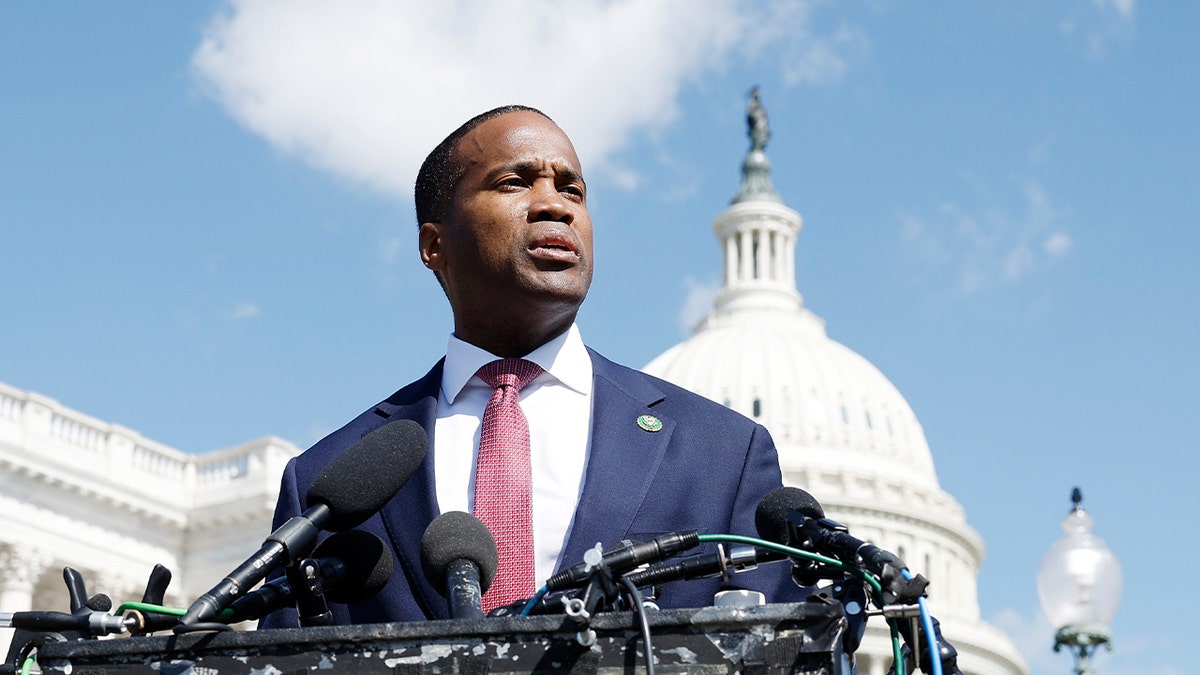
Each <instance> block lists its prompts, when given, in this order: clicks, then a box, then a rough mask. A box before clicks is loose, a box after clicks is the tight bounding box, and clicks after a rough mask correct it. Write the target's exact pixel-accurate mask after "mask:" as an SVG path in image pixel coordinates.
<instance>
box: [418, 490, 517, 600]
mask: <svg viewBox="0 0 1200 675" xmlns="http://www.w3.org/2000/svg"><path fill="white" fill-rule="evenodd" d="M499 562H500V557H499V554H498V553H497V551H496V540H495V539H493V538H492V533H491V532H489V531H488V529H487V526H486V525H484V524H483V523H482V522H480V521H479V519H478V518H476V517H475V516H473V515H471V514H469V513H465V512H463V511H448V512H446V513H443V514H442V515H440V516H438V517H437V518H434V519H433V522H432V523H429V527H427V528H425V534H424V535H422V536H421V567H422V569H424V570H425V576H426V578H428V579H429V580H430V581H432V582H433V584H434V586H436V587H437V588H438V590H439V591H441V592H442V595H444V596H446V599H447V600H449V601H450V618H452V619H482V618H483V609H482V605H483V594H484V593H486V592H487V590H488V588H490V587H491V585H492V580H493V579H494V578H495V577H496V567H497V566H498V565H499Z"/></svg>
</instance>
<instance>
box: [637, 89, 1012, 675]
mask: <svg viewBox="0 0 1200 675" xmlns="http://www.w3.org/2000/svg"><path fill="white" fill-rule="evenodd" d="M752 96H753V97H752V99H751V103H750V113H749V120H750V136H751V149H750V151H749V153H748V154H747V156H746V159H745V162H744V163H743V165H742V183H741V186H740V187H739V189H738V190H737V193H736V194H735V195H734V197H733V200H732V203H731V204H730V206H729V207H728V208H726V209H725V210H724V211H722V212H721V213H720V214H718V215H717V217H716V219H715V220H714V222H713V230H714V231H715V233H716V236H717V240H718V242H719V243H720V246H721V250H722V252H723V260H724V265H723V284H722V287H721V290H720V292H719V293H718V295H717V297H716V299H715V301H714V303H713V307H712V310H711V311H710V312H709V313H708V315H707V316H706V317H704V318H703V319H702V320H701V321H699V322H698V323H697V324H696V325H695V326H694V328H693V335H692V337H690V338H689V339H687V340H686V341H684V342H682V343H680V344H678V345H675V346H674V347H672V348H670V349H668V350H667V351H666V352H664V353H663V354H661V355H660V356H658V357H657V358H655V359H654V360H653V361H651V362H650V363H649V364H648V365H647V366H646V367H645V368H643V370H645V371H646V372H647V373H650V374H652V375H656V376H658V377H661V378H663V379H665V380H669V381H671V382H674V383H675V384H678V385H680V386H682V387H685V388H687V389H690V390H692V391H694V392H696V393H698V394H701V395H703V396H706V397H708V398H710V399H712V400H714V401H716V402H718V403H722V404H724V405H726V406H728V407H730V408H733V409H734V410H737V411H738V412H740V413H742V414H744V415H746V416H747V417H750V418H752V419H754V420H755V421H757V422H759V423H760V424H762V425H763V426H765V427H766V428H767V429H768V430H769V431H770V432H771V436H772V438H774V440H775V446H776V448H777V449H778V451H779V463H780V467H781V468H782V470H783V482H784V484H785V485H791V486H795V487H799V488H802V489H804V490H806V491H808V492H809V493H811V494H812V495H813V496H814V497H816V498H817V500H818V501H819V502H820V503H821V505H822V506H823V507H824V509H825V512H826V515H827V516H828V517H830V518H832V519H834V520H836V521H839V522H841V523H843V524H845V525H847V526H848V527H849V528H850V531H851V533H852V534H854V535H855V536H856V537H858V538H860V539H863V540H866V541H869V542H871V543H874V544H876V545H877V546H879V547H881V548H883V549H886V550H889V551H892V552H894V553H896V554H897V555H898V556H899V557H900V558H902V559H903V560H904V561H905V562H907V563H908V565H909V567H910V568H911V569H912V570H913V572H914V573H919V574H922V575H923V576H925V577H926V578H927V579H929V580H930V582H931V583H930V587H929V607H930V610H931V612H932V613H933V614H934V615H935V616H936V617H937V618H938V619H939V620H940V621H941V623H942V633H943V635H944V636H945V638H946V639H947V640H949V641H950V642H951V643H952V644H953V645H954V646H955V647H956V648H957V649H958V652H959V658H958V665H959V667H960V668H961V669H962V670H963V672H964V673H966V674H967V675H1002V674H1003V675H1024V673H1025V672H1026V669H1025V665H1024V663H1023V661H1022V660H1021V657H1020V655H1019V654H1018V652H1017V649H1016V647H1015V646H1014V645H1013V644H1012V642H1011V641H1010V640H1009V639H1008V636H1006V635H1005V634H1004V633H1003V632H1001V631H1000V630H998V629H996V628H994V627H992V626H990V625H988V624H987V623H985V622H984V621H982V620H981V618H980V613H979V602H978V592H977V580H978V576H979V566H980V564H981V563H982V561H983V552H984V547H983V539H982V538H980V536H979V534H978V533H977V532H975V530H973V529H972V528H971V527H970V525H968V524H967V521H966V516H965V514H964V513H963V509H962V507H961V506H960V505H959V504H958V502H957V501H955V499H954V498H953V497H952V496H950V495H949V494H947V493H946V492H945V491H944V490H942V489H941V487H940V486H939V485H938V479H937V474H936V472H935V469H934V464H933V455H932V454H931V453H930V451H929V444H928V442H927V441H926V440H925V432H924V431H923V430H922V428H921V424H920V422H918V421H917V417H916V415H915V414H913V411H912V408H911V407H910V406H909V405H908V402H907V401H905V400H904V397H903V396H901V394H900V392H899V391H898V390H897V389H896V387H895V386H894V385H893V384H892V383H891V382H890V381H889V380H888V379H887V377H885V376H884V375H883V373H881V372H879V369H878V368H876V367H875V366H873V365H871V363H870V362H869V361H867V360H866V359H865V358H863V357H862V356H860V355H858V354H857V353H855V352H854V351H852V350H850V349H849V348H847V347H845V346H844V345H841V344H839V343H838V342H835V341H834V340H831V339H830V338H829V337H828V335H827V334H826V332H825V322H824V321H823V320H821V319H820V318H819V317H817V316H816V315H815V314H813V313H812V312H811V311H809V310H808V309H806V308H805V307H804V303H803V299H802V297H801V295H800V293H799V292H798V291H797V289H796V271H795V260H796V255H795V251H796V238H797V235H798V234H799V233H800V228H801V225H802V224H803V219H802V218H801V216H800V214H799V213H797V212H796V211H795V210H793V209H791V208H789V207H788V206H787V205H786V204H784V203H783V199H782V198H781V197H780V195H779V194H778V193H777V192H776V191H775V189H774V187H773V186H772V181H771V164H770V161H769V160H768V159H767V155H766V152H765V148H766V141H767V137H768V135H769V134H768V132H767V129H766V118H765V113H764V112H763V111H762V109H761V107H760V106H759V104H758V100H757V95H756V94H752ZM891 661H892V649H891V640H890V637H889V633H888V630H887V627H886V624H885V623H884V622H883V621H882V620H881V619H872V620H871V621H869V622H868V624H867V635H866V637H865V638H864V640H863V643H862V645H861V646H860V648H859V649H858V652H857V665H858V669H859V672H860V673H864V674H865V675H884V673H886V672H887V669H888V667H889V666H890V664H891Z"/></svg>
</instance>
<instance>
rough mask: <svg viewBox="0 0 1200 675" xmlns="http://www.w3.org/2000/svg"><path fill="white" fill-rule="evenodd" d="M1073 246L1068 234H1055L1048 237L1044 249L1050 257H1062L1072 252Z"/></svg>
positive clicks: (1043, 245)
mask: <svg viewBox="0 0 1200 675" xmlns="http://www.w3.org/2000/svg"><path fill="white" fill-rule="evenodd" d="M1071 244H1072V241H1071V235H1069V234H1067V233H1066V232H1055V233H1053V234H1051V235H1050V236H1049V237H1046V241H1045V243H1043V244H1042V248H1043V249H1045V250H1046V252H1047V253H1049V254H1050V255H1054V256H1060V255H1065V254H1066V253H1067V251H1070V250H1071Z"/></svg>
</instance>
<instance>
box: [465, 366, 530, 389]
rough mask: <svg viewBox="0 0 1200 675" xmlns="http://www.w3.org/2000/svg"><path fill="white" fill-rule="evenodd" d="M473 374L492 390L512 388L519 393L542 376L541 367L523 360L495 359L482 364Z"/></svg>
mask: <svg viewBox="0 0 1200 675" xmlns="http://www.w3.org/2000/svg"><path fill="white" fill-rule="evenodd" d="M475 374H476V375H478V376H479V378H480V379H481V380H483V381H484V382H487V383H488V384H489V385H491V387H492V388H493V389H500V388H505V389H507V388H512V389H515V390H516V391H518V392H519V391H521V390H522V389H524V388H525V385H527V384H529V383H530V382H533V380H534V379H535V378H537V376H538V375H541V374H542V367H541V366H539V365H538V364H536V363H534V362H533V361H526V360H525V359H497V360H495V361H492V362H491V363H486V364H484V365H483V367H481V368H480V369H479V370H478V371H476V373H475Z"/></svg>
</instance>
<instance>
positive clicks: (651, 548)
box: [546, 530, 700, 591]
mask: <svg viewBox="0 0 1200 675" xmlns="http://www.w3.org/2000/svg"><path fill="white" fill-rule="evenodd" d="M699 545H700V533H699V532H697V531H696V530H688V531H687V532H668V533H666V534H660V535H659V536H657V537H655V538H653V539H651V540H650V541H647V542H643V543H640V544H630V545H628V546H622V547H620V548H614V549H613V550H611V551H609V552H608V553H605V554H604V555H603V556H602V557H601V563H600V565H601V566H603V567H607V568H608V569H609V570H611V571H612V572H616V573H620V572H623V571H625V570H628V569H633V568H634V567H637V566H638V565H643V564H645V563H651V562H658V561H660V560H663V559H665V558H670V557H671V556H673V555H675V554H676V553H680V552H682V551H686V550H688V549H692V548H695V547H696V546H699ZM593 569H595V567H593V566H592V565H590V564H588V563H586V562H582V563H579V564H577V565H574V566H573V567H569V568H567V569H565V570H563V571H561V572H559V573H558V574H555V575H554V576H552V577H550V580H549V581H547V582H546V587H547V588H548V589H549V590H550V591H561V590H564V589H567V588H573V587H575V586H579V585H582V584H583V583H584V582H586V581H587V580H588V578H589V577H590V576H591V575H592V570H593Z"/></svg>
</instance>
